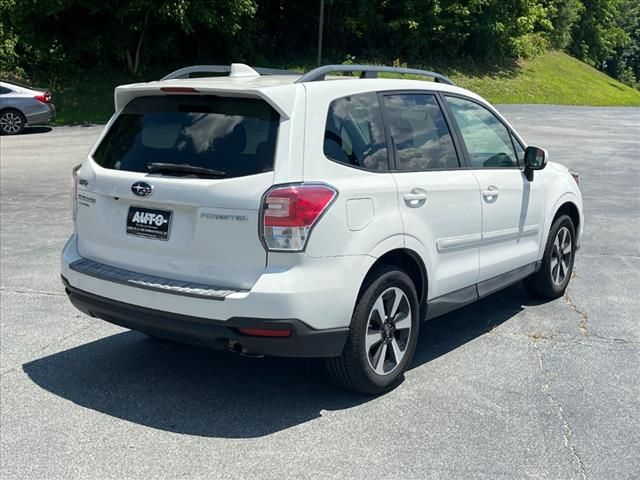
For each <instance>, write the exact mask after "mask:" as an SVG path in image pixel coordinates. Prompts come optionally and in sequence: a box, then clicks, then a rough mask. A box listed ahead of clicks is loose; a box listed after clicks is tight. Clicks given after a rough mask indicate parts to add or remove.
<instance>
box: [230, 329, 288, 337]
mask: <svg viewBox="0 0 640 480" xmlns="http://www.w3.org/2000/svg"><path fill="white" fill-rule="evenodd" d="M238 330H239V331H240V333H243V334H245V335H250V336H252V337H280V338H282V337H290V336H291V330H284V329H269V328H238Z"/></svg>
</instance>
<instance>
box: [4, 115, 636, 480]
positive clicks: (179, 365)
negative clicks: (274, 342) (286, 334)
mask: <svg viewBox="0 0 640 480" xmlns="http://www.w3.org/2000/svg"><path fill="white" fill-rule="evenodd" d="M500 110H501V111H503V113H504V114H505V115H506V116H507V118H509V119H510V120H511V121H512V123H513V124H514V125H515V126H516V128H518V129H519V131H520V132H521V133H522V134H523V136H524V137H525V139H526V140H527V141H528V142H529V143H531V144H537V145H540V146H544V147H547V148H548V150H549V152H550V155H551V157H552V160H555V161H559V162H561V163H564V164H566V165H567V166H569V167H570V168H571V169H572V170H575V171H578V172H579V173H580V174H581V175H582V184H583V192H584V200H585V209H586V216H587V225H586V230H585V235H584V240H583V245H582V249H581V251H580V252H579V255H578V257H577V260H576V264H575V276H574V278H573V279H572V281H571V284H570V286H569V289H568V291H567V295H566V296H565V297H564V298H561V299H558V300H556V301H553V302H549V303H540V302H536V301H532V300H531V299H530V298H528V297H527V295H526V294H525V293H524V291H523V289H522V288H521V286H519V285H515V286H513V287H510V288H509V289H507V290H505V291H503V292H500V293H497V294H494V295H493V296H491V297H489V298H486V299H484V300H482V301H480V302H478V303H476V304H474V305H471V306H468V307H465V308H464V309H462V310H459V311H457V312H454V313H452V314H449V315H446V316H445V317H441V318H439V319H436V320H433V321H431V322H429V323H427V324H424V326H423V328H422V331H421V338H420V341H419V346H418V350H417V353H416V358H415V360H414V362H413V365H412V368H411V370H410V371H409V372H408V373H407V375H406V380H405V382H404V383H403V384H402V385H401V386H400V387H399V388H397V389H395V390H394V391H393V392H391V393H389V394H387V395H385V396H382V397H379V398H368V397H363V396H359V395H355V394H352V393H349V392H345V391H343V390H340V389H338V388H337V387H334V386H333V384H331V383H330V382H329V380H328V379H327V377H326V376H325V374H324V372H323V370H322V366H321V364H320V363H319V362H316V361H309V360H304V361H301V360H286V359H268V358H267V359H260V360H255V359H248V358H241V357H237V356H233V355H232V354H230V353H227V352H215V351H209V350H205V349H200V348H195V347H189V346H181V345H172V344H170V343H161V342H157V341H153V340H150V339H148V338H146V337H144V336H143V335H141V334H138V333H135V332H130V331H126V330H123V329H121V328H118V327H115V326H111V325H109V324H107V323H104V322H101V321H98V320H93V319H90V318H88V317H86V316H83V315H82V314H80V313H79V312H77V311H76V310H75V309H74V308H72V307H71V305H70V304H69V302H68V301H67V299H66V297H65V295H64V292H63V288H62V285H61V284H60V280H59V270H58V262H59V252H60V250H61V248H62V246H63V244H64V242H65V240H66V238H67V236H68V233H69V231H70V230H71V219H70V200H69V189H70V171H71V166H72V165H75V164H77V163H79V162H80V161H81V160H82V158H83V157H84V156H85V155H86V153H87V151H88V149H89V147H90V145H91V144H92V143H93V142H94V140H95V138H96V137H97V135H98V134H99V132H100V129H101V127H96V126H89V127H59V128H54V129H52V130H49V129H46V128H36V129H31V130H30V131H28V133H27V134H25V135H21V136H18V137H2V138H0V157H1V160H0V179H1V188H0V190H1V247H2V253H1V255H2V261H1V284H2V285H1V292H0V294H1V314H2V315H1V316H2V320H1V330H0V334H1V342H0V373H1V375H2V377H1V379H0V388H1V397H0V399H1V404H0V414H1V418H0V426H1V428H0V431H1V433H0V441H1V450H0V462H1V465H0V467H1V472H0V474H1V476H2V478H3V479H14V478H15V479H25V478H64V479H70V478H90V479H102V478H132V477H139V478H246V477H249V476H251V477H259V478H281V477H282V476H286V477H295V478H443V479H467V478H474V479H481V478H491V479H494V478H505V479H520V478H535V479H539V478H544V479H606V480H614V479H633V478H640V455H639V452H640V382H639V381H638V379H639V378H640V325H639V320H640V295H639V293H640V292H639V285H640V241H639V240H638V238H639V234H640V189H639V188H640V187H639V180H640V154H639V153H638V152H640V109H632V108H624V109H617V108H589V107H552V106H526V105H519V106H516V105H513V106H504V107H501V108H500Z"/></svg>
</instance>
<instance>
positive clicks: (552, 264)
mask: <svg viewBox="0 0 640 480" xmlns="http://www.w3.org/2000/svg"><path fill="white" fill-rule="evenodd" d="M575 238H576V233H575V227H574V225H573V221H572V220H571V218H570V217H569V216H567V215H562V216H560V217H559V218H558V219H556V221H555V222H553V225H552V226H551V230H549V237H548V238H547V244H546V246H545V249H544V255H543V257H542V266H541V267H540V270H538V271H537V272H536V273H534V274H533V275H530V276H529V277H527V278H525V279H524V281H523V284H524V287H525V289H526V290H527V291H528V292H529V293H530V294H531V295H532V296H534V297H538V298H547V299H554V298H558V297H561V296H563V295H564V292H565V290H566V289H567V286H568V285H569V281H570V280H571V274H572V273H573V261H574V258H575V251H576V240H575Z"/></svg>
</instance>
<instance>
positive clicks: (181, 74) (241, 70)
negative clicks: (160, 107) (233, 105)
mask: <svg viewBox="0 0 640 480" xmlns="http://www.w3.org/2000/svg"><path fill="white" fill-rule="evenodd" d="M193 73H229V74H230V75H229V76H231V77H251V76H256V77H257V76H258V75H300V72H292V71H291V70H279V69H277V68H251V67H249V66H247V65H244V64H242V63H232V64H231V65H193V66H191V67H184V68H181V69H179V70H176V71H175V72H171V73H170V74H168V75H165V76H164V77H162V78H161V79H160V80H161V81H162V80H172V79H174V78H190V77H191V74H193Z"/></svg>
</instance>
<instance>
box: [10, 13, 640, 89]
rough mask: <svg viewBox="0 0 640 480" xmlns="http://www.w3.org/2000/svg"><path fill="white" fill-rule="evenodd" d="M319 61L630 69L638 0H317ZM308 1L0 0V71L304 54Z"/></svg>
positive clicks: (635, 60) (285, 58)
mask: <svg viewBox="0 0 640 480" xmlns="http://www.w3.org/2000/svg"><path fill="white" fill-rule="evenodd" d="M325 4H326V7H325V24H324V30H325V33H324V52H325V55H324V56H325V57H326V60H330V61H334V62H335V61H344V60H346V59H350V61H353V60H354V59H367V60H376V61H384V62H393V61H396V62H400V63H404V62H407V63H416V64H425V63H428V62H434V61H436V62H437V61H444V62H447V61H450V60H452V59H455V60H456V61H458V62H460V61H461V60H462V59H466V58H472V59H474V60H475V61H480V62H488V61H491V62H494V61H501V60H504V59H517V58H522V57H527V56H533V55H536V54H538V53H540V52H542V51H544V50H547V49H549V48H559V49H565V48H566V49H569V50H570V51H571V52H572V53H573V54H574V55H576V56H578V57H579V58H581V59H583V60H585V61H587V62H589V63H591V64H593V65H595V66H597V67H598V68H600V69H603V70H606V71H607V72H609V73H610V74H613V75H614V76H617V77H619V78H622V79H624V80H625V81H627V82H628V83H633V82H636V81H637V79H638V77H639V76H640V71H639V65H638V64H639V62H640V60H639V56H640V53H639V51H640V33H639V30H640V27H639V24H640V20H639V18H640V2H639V1H638V0H325ZM318 16H319V0H297V1H291V0H21V1H20V2H16V0H0V71H4V72H7V71H11V70H13V71H19V69H23V70H24V71H26V72H27V73H29V72H34V71H39V72H51V73H53V74H56V73H60V74H62V73H64V72H66V73H67V74H69V72H70V71H78V72H81V71H82V70H83V69H88V68H96V66H99V67H100V66H102V67H108V68H120V69H126V70H128V71H129V72H130V73H132V74H136V73H137V72H138V71H139V70H140V69H143V70H144V69H145V68H159V67H164V66H169V65H171V66H172V67H173V66H175V65H176V64H187V63H193V62H209V63H211V62H229V61H231V60H241V61H247V62H252V63H256V64H260V63H262V64H266V63H271V64H274V63H277V64H284V63H296V62H298V63H309V61H310V60H311V59H312V58H313V57H314V56H315V51H316V42H317V28H318Z"/></svg>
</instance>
